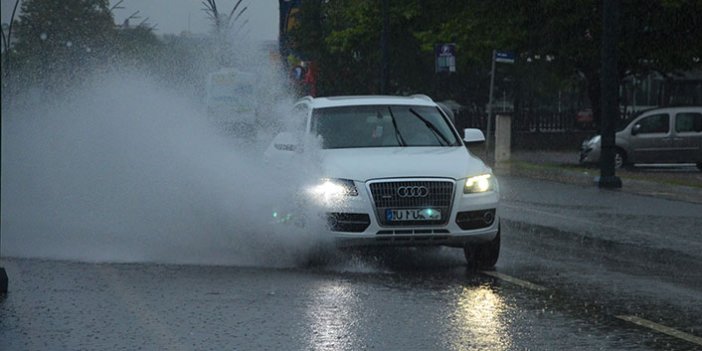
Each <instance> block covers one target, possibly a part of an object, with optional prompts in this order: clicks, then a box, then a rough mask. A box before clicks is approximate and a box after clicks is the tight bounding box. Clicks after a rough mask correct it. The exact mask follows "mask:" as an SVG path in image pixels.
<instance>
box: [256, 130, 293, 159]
mask: <svg viewBox="0 0 702 351" xmlns="http://www.w3.org/2000/svg"><path fill="white" fill-rule="evenodd" d="M300 151H302V147H301V145H300V142H299V141H298V139H297V138H295V135H293V134H292V133H290V132H282V133H280V134H278V135H276V136H275V138H273V141H272V142H271V143H270V145H268V148H267V149H266V151H265V153H264V155H265V156H266V157H276V155H279V156H283V155H284V154H287V153H288V152H300Z"/></svg>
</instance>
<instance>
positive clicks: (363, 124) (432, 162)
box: [266, 95, 500, 268]
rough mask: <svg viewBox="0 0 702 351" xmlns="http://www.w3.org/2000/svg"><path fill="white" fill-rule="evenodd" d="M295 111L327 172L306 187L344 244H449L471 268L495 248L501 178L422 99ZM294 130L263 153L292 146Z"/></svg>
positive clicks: (381, 99)
mask: <svg viewBox="0 0 702 351" xmlns="http://www.w3.org/2000/svg"><path fill="white" fill-rule="evenodd" d="M294 114H296V115H297V116H301V117H299V118H300V119H304V123H305V125H304V130H305V133H306V134H307V136H308V137H309V136H311V137H314V138H315V139H316V140H318V141H319V143H320V144H321V151H320V153H321V161H322V162H321V163H322V170H323V172H324V174H323V176H324V178H322V179H320V180H319V183H318V184H316V185H315V186H312V187H310V188H309V189H307V191H306V196H308V197H309V200H310V201H311V202H314V203H316V204H318V205H319V206H321V208H322V211H323V213H324V215H325V217H326V219H327V223H328V230H329V232H330V235H333V236H334V238H335V239H336V241H337V242H338V244H339V245H341V246H365V245H393V246H427V245H428V246H440V245H445V246H451V247H460V248H463V249H464V252H465V256H466V260H467V261H468V263H469V264H470V265H474V266H476V267H480V268H488V267H492V266H494V265H495V263H496V262H497V259H498V256H499V252H500V221H499V211H498V201H499V193H498V190H499V188H498V183H497V180H496V179H495V176H494V175H493V174H492V170H491V169H490V168H489V167H487V166H486V165H485V164H484V163H483V162H482V161H481V160H480V159H478V158H477V157H475V156H473V155H472V154H471V153H470V152H469V151H468V149H467V148H466V145H465V144H464V142H465V143H467V144H472V143H482V142H484V141H485V137H484V135H483V133H482V132H481V131H480V130H478V129H466V130H465V131H464V133H465V137H464V138H463V140H461V138H460V137H459V134H458V133H457V131H456V129H455V127H454V126H453V124H452V123H451V121H450V119H449V118H448V116H447V114H446V113H445V112H444V111H443V110H442V109H441V108H440V107H439V106H438V105H437V104H436V103H435V102H434V101H432V100H431V99H430V98H429V97H427V96H423V95H415V96H411V97H393V96H344V97H323V98H309V97H307V98H303V99H302V100H300V101H299V102H297V103H296V105H295V107H294ZM300 143H301V141H300V136H299V135H298V136H296V135H295V134H294V133H288V132H284V133H281V134H279V135H278V136H276V138H275V139H274V140H273V142H272V143H271V145H270V146H269V148H268V150H267V151H266V155H267V157H269V158H270V157H275V156H278V157H280V156H282V157H285V154H286V153H288V154H290V152H295V151H299V148H300Z"/></svg>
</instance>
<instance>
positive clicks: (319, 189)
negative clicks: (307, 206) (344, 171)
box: [309, 178, 358, 199]
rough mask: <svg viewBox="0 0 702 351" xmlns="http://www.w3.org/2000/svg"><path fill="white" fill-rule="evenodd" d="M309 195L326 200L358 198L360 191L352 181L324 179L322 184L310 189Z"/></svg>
mask: <svg viewBox="0 0 702 351" xmlns="http://www.w3.org/2000/svg"><path fill="white" fill-rule="evenodd" d="M309 193H310V194H312V195H315V196H319V197H322V198H324V199H333V198H338V197H342V196H358V189H356V185H355V184H354V183H353V180H350V179H329V178H324V179H322V181H321V183H320V184H318V185H315V186H312V187H311V188H309Z"/></svg>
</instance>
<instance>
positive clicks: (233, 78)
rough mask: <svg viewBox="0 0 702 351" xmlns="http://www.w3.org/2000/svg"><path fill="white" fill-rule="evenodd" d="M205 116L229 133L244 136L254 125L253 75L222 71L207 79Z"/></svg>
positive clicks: (254, 95) (212, 74) (254, 96)
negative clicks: (240, 133)
mask: <svg viewBox="0 0 702 351" xmlns="http://www.w3.org/2000/svg"><path fill="white" fill-rule="evenodd" d="M205 105H206V106H207V116H208V117H209V118H210V119H211V120H212V121H213V122H214V123H216V124H218V125H220V126H221V127H222V128H224V129H225V130H226V131H229V132H243V133H247V132H250V131H252V130H253V128H254V124H255V122H256V75H255V74H253V73H250V72H244V71H240V70H237V69H234V68H224V69H221V70H218V71H216V72H212V73H210V74H209V75H208V76H207V85H206V95H205Z"/></svg>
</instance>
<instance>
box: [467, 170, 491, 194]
mask: <svg viewBox="0 0 702 351" xmlns="http://www.w3.org/2000/svg"><path fill="white" fill-rule="evenodd" d="M494 188H495V179H494V178H493V176H492V174H481V175H477V176H475V177H470V178H468V179H466V185H465V186H464V187H463V193H464V194H474V193H484V192H486V191H489V190H493V189H494Z"/></svg>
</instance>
